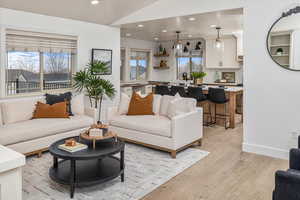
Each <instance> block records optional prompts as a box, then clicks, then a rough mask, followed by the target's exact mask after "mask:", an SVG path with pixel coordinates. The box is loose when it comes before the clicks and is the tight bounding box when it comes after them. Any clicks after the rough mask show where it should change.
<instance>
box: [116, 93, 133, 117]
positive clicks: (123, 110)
mask: <svg viewBox="0 0 300 200" xmlns="http://www.w3.org/2000/svg"><path fill="white" fill-rule="evenodd" d="M129 104H130V97H129V96H128V95H127V94H125V93H121V99H120V103H119V108H118V112H119V114H120V115H126V114H127V113H128V108H129Z"/></svg>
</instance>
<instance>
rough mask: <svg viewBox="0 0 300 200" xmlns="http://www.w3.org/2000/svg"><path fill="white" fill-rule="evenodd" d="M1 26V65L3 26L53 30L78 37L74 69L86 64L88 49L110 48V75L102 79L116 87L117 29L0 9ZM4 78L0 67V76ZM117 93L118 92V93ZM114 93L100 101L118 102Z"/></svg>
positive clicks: (51, 31)
mask: <svg viewBox="0 0 300 200" xmlns="http://www.w3.org/2000/svg"><path fill="white" fill-rule="evenodd" d="M0 27H1V38H0V41H1V43H0V44H1V66H2V69H3V66H5V28H13V29H20V30H27V31H37V32H46V33H57V34H64V35H74V36H78V55H77V61H78V65H77V66H78V69H81V68H83V67H85V66H86V64H87V63H88V62H89V61H90V58H91V49H92V48H100V49H112V50H113V61H112V63H113V70H112V71H113V75H111V76H106V77H105V78H107V79H109V80H111V81H112V82H113V84H114V86H115V88H116V89H117V90H118V91H119V88H120V29H119V28H114V27H109V26H104V25H98V24H92V23H86V22H81V21H75V20H70V19H63V18H57V17H51V16H45V15H38V14H33V13H28V12H21V11H15V10H9V9H3V8H0ZM0 80H4V73H3V70H2V73H1V79H0ZM118 94H119V92H118ZM118 94H117V95H116V97H115V99H114V102H111V101H106V102H104V104H112V103H115V102H117V101H118V99H119V95H118Z"/></svg>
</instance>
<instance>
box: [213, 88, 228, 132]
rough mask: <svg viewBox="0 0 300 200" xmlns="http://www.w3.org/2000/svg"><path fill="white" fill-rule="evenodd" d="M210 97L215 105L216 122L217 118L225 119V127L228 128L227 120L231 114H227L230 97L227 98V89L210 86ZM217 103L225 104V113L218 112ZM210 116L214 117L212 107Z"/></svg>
mask: <svg viewBox="0 0 300 200" xmlns="http://www.w3.org/2000/svg"><path fill="white" fill-rule="evenodd" d="M208 99H209V101H210V102H212V103H214V105H215V113H214V114H215V115H214V122H213V124H215V123H216V122H217V118H219V119H224V125H225V129H228V128H229V127H228V126H227V122H228V121H229V115H227V113H226V112H227V103H228V102H229V99H227V98H226V94H225V90H224V89H223V88H209V89H208ZM217 104H223V105H224V114H219V113H217ZM210 117H211V119H212V113H211V109H210Z"/></svg>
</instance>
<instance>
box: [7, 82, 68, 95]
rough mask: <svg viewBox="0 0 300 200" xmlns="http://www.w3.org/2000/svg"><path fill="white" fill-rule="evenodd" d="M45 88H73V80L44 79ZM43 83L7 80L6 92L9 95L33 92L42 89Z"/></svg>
mask: <svg viewBox="0 0 300 200" xmlns="http://www.w3.org/2000/svg"><path fill="white" fill-rule="evenodd" d="M42 87H43V90H55V89H64V88H71V82H70V81H69V80H65V81H43V84H42ZM41 90H42V88H41V84H40V82H37V81H32V82H27V81H20V80H18V79H17V80H15V81H7V82H6V93H7V95H15V94H22V93H32V92H39V91H41Z"/></svg>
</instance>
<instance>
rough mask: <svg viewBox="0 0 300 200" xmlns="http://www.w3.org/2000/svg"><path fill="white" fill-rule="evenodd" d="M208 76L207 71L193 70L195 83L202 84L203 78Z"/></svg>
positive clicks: (192, 74)
mask: <svg viewBox="0 0 300 200" xmlns="http://www.w3.org/2000/svg"><path fill="white" fill-rule="evenodd" d="M205 76H206V73H205V72H192V73H191V77H192V78H193V80H194V84H195V85H198V84H202V83H203V78H204V77H205Z"/></svg>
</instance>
